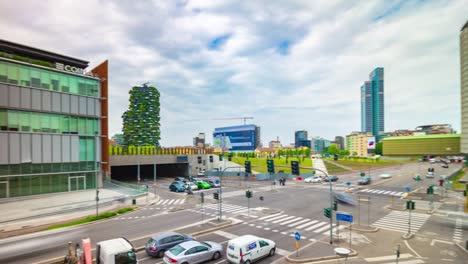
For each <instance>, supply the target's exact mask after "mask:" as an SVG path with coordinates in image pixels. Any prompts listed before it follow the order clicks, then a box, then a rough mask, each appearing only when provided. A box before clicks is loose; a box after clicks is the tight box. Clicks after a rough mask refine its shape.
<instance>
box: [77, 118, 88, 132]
mask: <svg viewBox="0 0 468 264" xmlns="http://www.w3.org/2000/svg"><path fill="white" fill-rule="evenodd" d="M78 134H80V135H85V134H86V118H80V119H79V120H78Z"/></svg>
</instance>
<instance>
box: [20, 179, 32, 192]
mask: <svg viewBox="0 0 468 264" xmlns="http://www.w3.org/2000/svg"><path fill="white" fill-rule="evenodd" d="M19 180H20V194H21V195H31V177H30V176H23V177H19Z"/></svg>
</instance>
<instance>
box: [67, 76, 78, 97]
mask: <svg viewBox="0 0 468 264" xmlns="http://www.w3.org/2000/svg"><path fill="white" fill-rule="evenodd" d="M68 80H69V82H70V93H72V94H78V80H77V78H76V77H74V76H68Z"/></svg>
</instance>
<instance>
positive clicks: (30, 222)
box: [0, 186, 158, 238]
mask: <svg viewBox="0 0 468 264" xmlns="http://www.w3.org/2000/svg"><path fill="white" fill-rule="evenodd" d="M129 193H131V190H128V189H126V188H118V187H116V186H112V187H111V188H110V189H107V188H104V189H99V205H98V210H99V212H100V213H102V212H105V211H110V210H116V209H118V208H122V207H126V206H130V205H132V203H133V199H135V202H136V205H143V204H146V203H151V202H154V199H158V196H156V195H155V194H152V193H148V194H143V195H141V194H140V195H138V196H135V195H133V196H132V195H130V194H129ZM95 214H96V190H94V189H93V190H85V191H77V192H67V193H57V194H48V195H41V196H33V197H19V198H11V199H6V200H2V201H1V202H0V224H1V228H0V238H3V237H8V236H14V235H19V234H23V233H29V232H35V231H38V230H41V229H43V228H45V227H47V226H49V225H52V224H56V223H63V222H68V221H70V220H74V219H78V218H82V217H86V216H90V215H95Z"/></svg>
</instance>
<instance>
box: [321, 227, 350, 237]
mask: <svg viewBox="0 0 468 264" xmlns="http://www.w3.org/2000/svg"><path fill="white" fill-rule="evenodd" d="M345 227H346V226H345V225H340V226H339V227H334V228H333V230H341V229H344V228H345ZM322 234H323V235H329V234H330V232H329V231H327V232H323V233H322Z"/></svg>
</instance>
